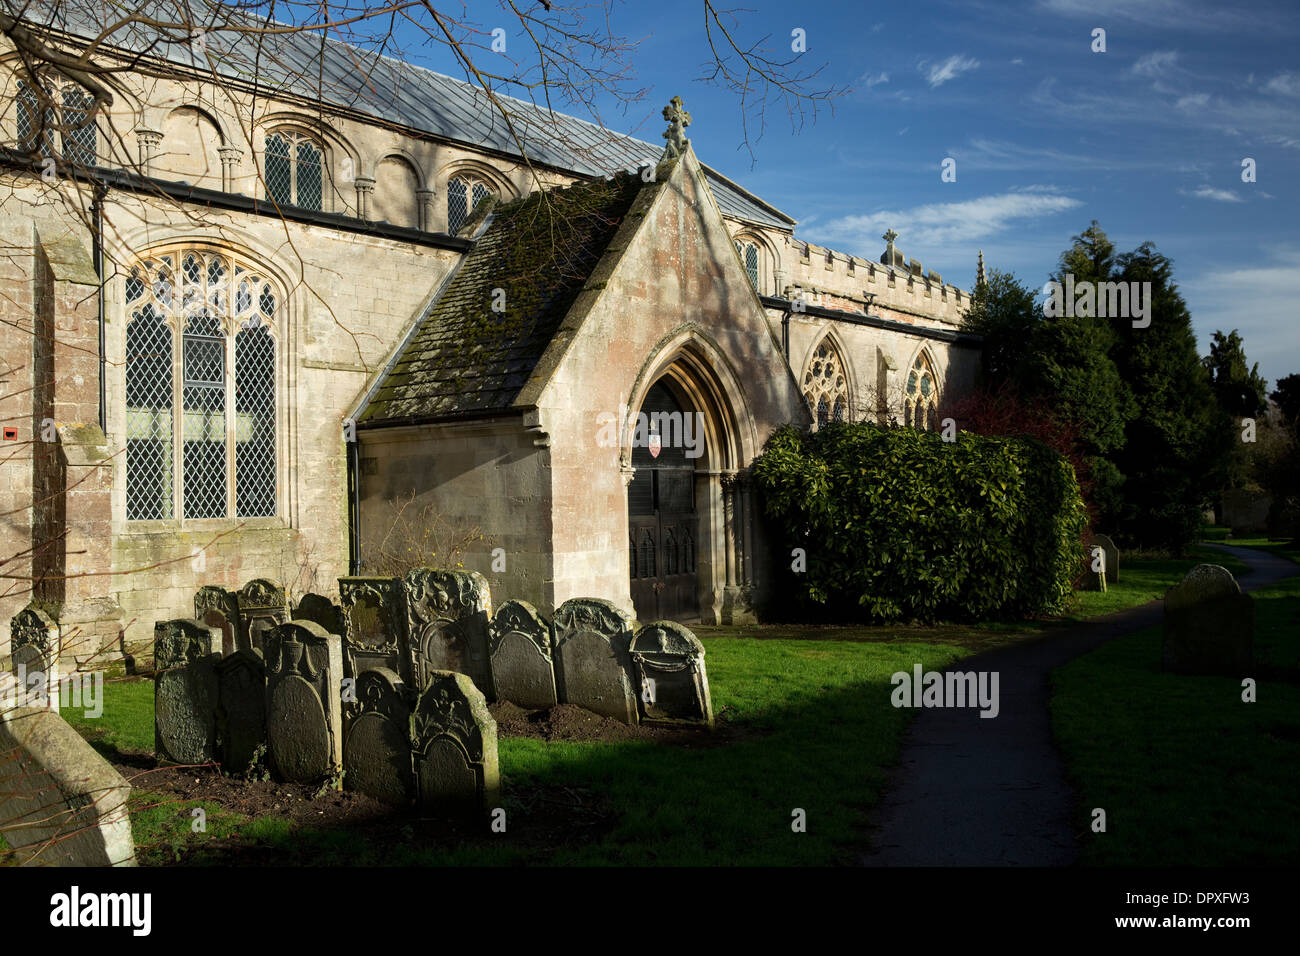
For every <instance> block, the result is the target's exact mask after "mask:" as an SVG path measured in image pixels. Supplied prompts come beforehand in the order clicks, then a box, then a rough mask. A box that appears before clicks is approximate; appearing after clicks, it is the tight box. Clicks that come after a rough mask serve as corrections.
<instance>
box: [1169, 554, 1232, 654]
mask: <svg viewBox="0 0 1300 956" xmlns="http://www.w3.org/2000/svg"><path fill="white" fill-rule="evenodd" d="M1254 637H1255V600H1254V598H1252V597H1251V596H1250V595H1249V594H1242V593H1241V587H1240V586H1239V585H1238V584H1237V581H1236V579H1235V578H1233V576H1232V574H1231V573H1230V572H1229V571H1228V570H1227V569H1226V568H1222V567H1220V566H1218V565H1217V564H1198V565H1197V566H1196V567H1194V568H1192V570H1190V571H1188V572H1187V576H1186V577H1185V578H1183V580H1182V582H1181V583H1179V584H1177V585H1175V586H1174V587H1172V588H1170V590H1169V593H1168V594H1166V595H1165V633H1164V645H1163V648H1162V653H1161V664H1162V666H1163V667H1164V669H1165V670H1168V671H1174V672H1176V673H1180V674H1222V675H1224V676H1227V677H1245V676H1249V671H1250V669H1251V664H1252V657H1251V652H1252V645H1253V643H1254Z"/></svg>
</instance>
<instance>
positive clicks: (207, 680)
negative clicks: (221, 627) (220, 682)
mask: <svg viewBox="0 0 1300 956" xmlns="http://www.w3.org/2000/svg"><path fill="white" fill-rule="evenodd" d="M153 635H154V636H153V660H154V671H155V676H154V691H153V694H154V749H155V750H156V751H157V754H158V757H159V759H164V760H171V761H173V762H175V763H180V764H196V763H209V762H211V761H213V760H216V759H217V701H218V686H217V672H216V670H215V667H214V665H215V664H216V662H217V661H218V660H220V658H221V651H220V647H221V632H220V631H218V630H217V629H216V628H215V627H209V626H208V625H206V624H204V623H203V622H202V621H195V620H187V619H178V620H175V621H159V622H158V623H157V624H155V625H154V629H153Z"/></svg>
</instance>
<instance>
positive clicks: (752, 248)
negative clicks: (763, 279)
mask: <svg viewBox="0 0 1300 956" xmlns="http://www.w3.org/2000/svg"><path fill="white" fill-rule="evenodd" d="M745 271H746V272H748V273H749V284H750V285H752V286H753V287H754V288H755V289H757V288H758V246H756V245H754V244H753V243H752V242H751V243H749V244H748V245H747V246H745Z"/></svg>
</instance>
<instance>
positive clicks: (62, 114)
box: [17, 77, 99, 166]
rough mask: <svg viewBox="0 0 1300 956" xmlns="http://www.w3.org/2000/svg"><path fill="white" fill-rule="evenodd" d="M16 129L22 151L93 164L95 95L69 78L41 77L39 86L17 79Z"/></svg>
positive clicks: (96, 144)
mask: <svg viewBox="0 0 1300 956" xmlns="http://www.w3.org/2000/svg"><path fill="white" fill-rule="evenodd" d="M17 132H18V148H19V150H21V151H22V152H26V153H37V154H39V155H41V156H45V157H50V158H61V159H63V160H64V161H65V162H68V163H72V164H74V165H77V166H94V165H95V164H96V161H97V159H98V148H99V131H98V127H97V126H96V124H95V98H94V97H93V96H91V95H90V93H89V92H88V91H86V90H85V89H83V88H82V87H80V86H78V85H77V84H75V83H73V82H71V81H69V80H63V81H60V80H56V79H53V78H45V77H43V78H42V79H41V85H40V88H39V89H37V88H36V87H33V86H31V85H30V84H29V83H26V82H24V81H22V80H20V81H19V82H18V97H17Z"/></svg>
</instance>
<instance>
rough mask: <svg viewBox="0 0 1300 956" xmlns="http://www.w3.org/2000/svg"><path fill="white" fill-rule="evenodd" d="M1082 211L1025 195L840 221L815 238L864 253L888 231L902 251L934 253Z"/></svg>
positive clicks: (1056, 198)
mask: <svg viewBox="0 0 1300 956" xmlns="http://www.w3.org/2000/svg"><path fill="white" fill-rule="evenodd" d="M1082 205H1083V203H1081V202H1080V201H1079V200H1077V199H1072V198H1070V197H1069V196H1062V195H1060V194H1057V193H1051V192H1047V191H1046V190H1043V189H1027V190H1022V191H1018V192H1008V193H1001V194H998V195H992V196H981V197H980V198H978V199H964V200H960V201H958V202H944V203H931V204H929V205H924V206H914V207H912V208H911V209H899V210H894V211H887V212H878V213H871V214H869V215H863V216H843V217H841V218H839V219H833V220H831V221H830V222H828V223H826V224H825V225H824V226H822V227H821V228H820V230H819V232H820V233H822V234H823V235H825V236H826V237H827V238H830V239H835V240H839V241H842V242H843V241H845V240H847V242H848V243H851V244H852V245H853V246H854V247H855V248H859V249H864V248H874V247H875V246H877V245H879V241H878V239H877V237H878V236H879V235H880V234H882V233H883V232H884V231H885V230H886V229H891V228H892V229H895V230H897V231H898V233H899V234H900V235H901V236H902V240H901V244H902V245H903V246H904V247H906V246H907V245H909V244H911V245H914V246H920V247H923V248H927V249H933V248H935V247H939V246H944V245H947V244H951V243H963V242H972V241H974V240H977V239H984V238H986V237H988V236H992V235H996V234H997V233H1000V232H1004V231H1005V230H1007V229H1010V228H1011V226H1012V225H1013V224H1014V223H1016V222H1018V221H1023V220H1029V219H1038V218H1041V217H1043V216H1054V215H1056V214H1057V213H1061V212H1065V211H1066V210H1068V209H1074V208H1076V207H1078V206H1082Z"/></svg>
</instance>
